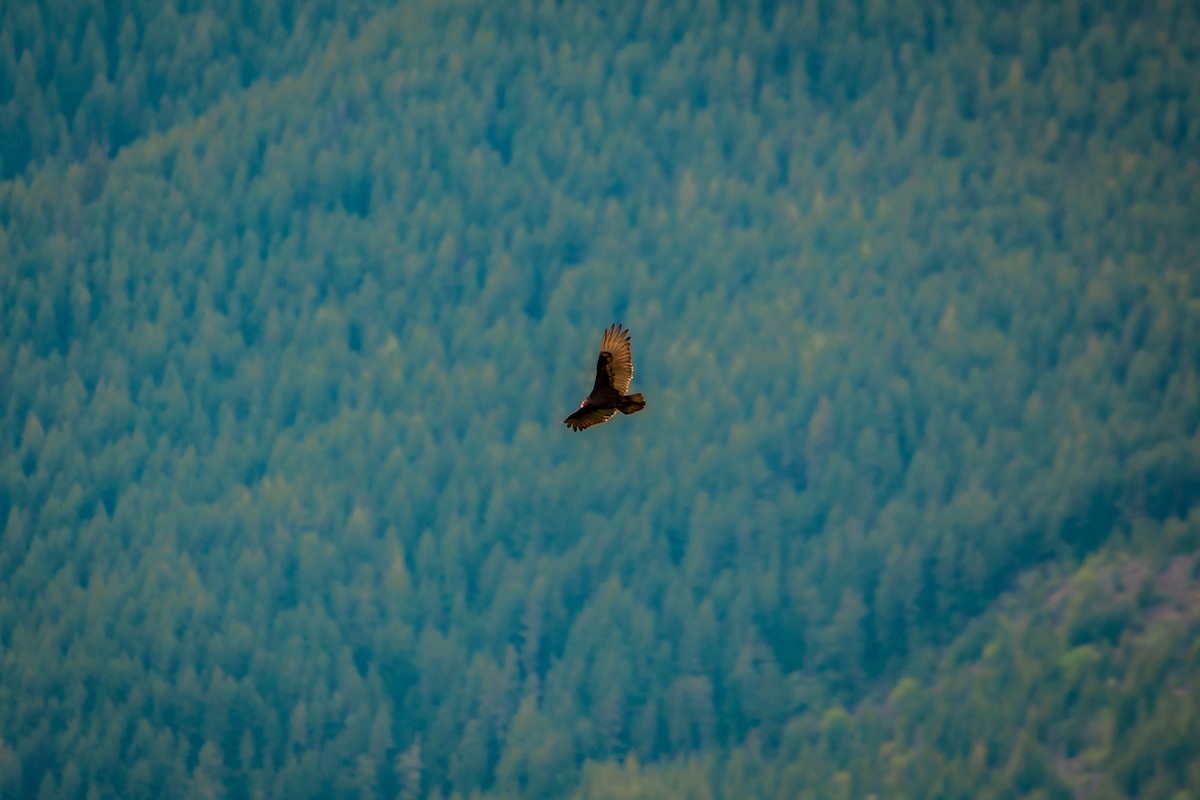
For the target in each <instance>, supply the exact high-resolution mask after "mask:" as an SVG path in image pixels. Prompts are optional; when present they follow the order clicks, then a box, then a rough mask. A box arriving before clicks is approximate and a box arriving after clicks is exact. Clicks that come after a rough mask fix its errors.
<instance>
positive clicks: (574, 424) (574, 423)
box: [563, 406, 617, 431]
mask: <svg viewBox="0 0 1200 800" xmlns="http://www.w3.org/2000/svg"><path fill="white" fill-rule="evenodd" d="M616 413H617V410H616V409H615V408H597V407H596V406H584V407H583V408H581V409H579V410H578V411H576V412H575V413H574V414H572V415H571V416H569V417H567V418H566V419H564V420H563V422H565V423H566V424H567V427H568V428H570V429H571V430H573V431H581V430H583V429H584V428H590V427H592V426H593V425H599V424H600V423H601V422H608V421H609V420H610V419H612V418H613V415H614V414H616Z"/></svg>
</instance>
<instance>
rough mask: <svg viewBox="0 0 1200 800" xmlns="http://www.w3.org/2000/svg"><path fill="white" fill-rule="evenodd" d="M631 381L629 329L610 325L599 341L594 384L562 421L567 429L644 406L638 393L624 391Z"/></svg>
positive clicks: (631, 356) (632, 411) (644, 399)
mask: <svg viewBox="0 0 1200 800" xmlns="http://www.w3.org/2000/svg"><path fill="white" fill-rule="evenodd" d="M631 380H633V354H632V353H630V352H629V331H627V330H625V329H623V328H622V327H621V326H620V325H617V324H615V323H614V324H613V325H610V326H609V327H608V330H606V331H605V332H604V339H602V340H601V342H600V358H599V359H598V360H597V361H596V385H595V386H593V387H592V393H591V394H589V395H588V396H587V397H585V398H583V402H582V403H580V404H579V410H578V411H576V412H575V413H574V414H572V415H571V416H569V417H567V418H566V419H564V420H563V422H564V423H565V424H566V426H567V427H568V428H570V429H571V430H573V431H581V430H583V429H584V428H590V427H591V426H593V425H599V424H600V423H601V422H608V421H609V420H610V419H612V417H613V415H614V414H616V413H617V412H618V411H620V412H621V413H622V414H633V413H635V412H637V411H641V410H642V409H643V408H645V407H646V398H644V397H642V396H641V395H640V394H625V391H626V390H627V389H628V388H629V382H630V381H631Z"/></svg>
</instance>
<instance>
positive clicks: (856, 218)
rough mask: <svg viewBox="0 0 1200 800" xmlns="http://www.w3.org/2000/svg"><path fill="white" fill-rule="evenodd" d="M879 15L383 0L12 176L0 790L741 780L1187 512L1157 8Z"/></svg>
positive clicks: (1187, 439)
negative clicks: (134, 122)
mask: <svg viewBox="0 0 1200 800" xmlns="http://www.w3.org/2000/svg"><path fill="white" fill-rule="evenodd" d="M1072 9H1073V10H1072ZM860 12H861V13H860ZM883 13H884V11H881V10H880V9H878V8H875V7H873V6H872V7H870V8H861V9H860V8H858V7H856V6H854V5H848V4H834V3H815V2H814V3H808V4H806V5H805V6H804V7H803V8H794V7H791V6H786V5H779V6H778V7H776V6H773V5H771V4H764V5H762V6H759V7H758V8H757V9H753V10H750V11H743V10H738V9H732V8H722V7H721V6H720V5H719V4H712V3H697V4H695V5H694V6H693V5H689V4H682V3H681V4H673V3H671V4H659V5H652V6H644V4H633V3H629V4H620V3H618V4H606V5H604V6H603V7H591V6H566V5H564V6H561V7H560V6H555V5H552V4H540V5H538V6H537V7H536V8H534V7H533V6H532V4H530V5H526V6H519V5H518V6H517V7H513V8H493V7H489V6H483V5H475V4H471V3H465V2H464V3H460V4H449V5H446V4H435V3H411V4H405V5H402V6H400V7H397V8H395V9H389V10H384V11H378V12H371V13H368V12H364V14H367V16H365V17H364V20H365V21H364V23H363V24H362V25H361V26H359V27H357V28H354V29H351V28H350V27H348V26H340V27H339V26H336V25H335V26H333V28H332V29H331V30H330V31H329V38H328V41H327V42H325V41H322V43H321V47H320V49H319V50H317V51H315V52H312V53H309V54H306V55H307V57H306V58H304V59H303V60H296V61H291V60H287V59H284V62H281V63H286V68H283V69H281V70H280V71H279V72H278V73H277V74H276V73H272V74H269V75H266V76H264V79H263V80H259V81H254V82H250V83H244V82H241V81H240V80H239V81H231V82H230V83H229V84H228V92H227V93H222V94H219V95H218V98H217V99H216V100H214V101H213V102H212V103H211V104H202V105H203V109H202V110H201V111H199V112H198V113H197V114H196V115H195V116H194V117H192V116H186V115H185V117H181V118H180V120H179V124H176V125H174V126H172V127H169V128H167V129H165V130H161V131H160V132H146V133H144V134H139V135H138V137H137V138H136V140H134V141H132V142H131V143H130V144H129V145H128V146H126V147H124V148H123V149H121V150H120V152H119V153H117V154H116V155H115V157H113V158H111V159H104V158H100V157H92V158H90V159H87V160H85V161H72V160H68V159H66V158H56V157H53V156H51V157H48V159H47V160H46V161H45V163H43V164H41V165H40V166H38V167H36V168H35V169H33V170H32V171H31V172H29V173H28V174H27V177H23V178H21V179H17V180H10V181H7V182H5V183H3V184H2V185H0V225H2V236H0V265H2V267H0V314H2V315H3V329H4V331H5V337H4V339H3V343H2V346H0V376H2V377H3V380H4V382H5V383H4V385H5V388H6V389H7V390H8V391H6V392H5V394H4V398H5V400H4V402H5V405H4V407H3V413H2V417H0V441H3V442H4V443H5V445H6V446H5V447H4V448H0V475H2V476H3V478H2V480H0V519H2V520H4V523H3V524H4V529H3V536H2V537H0V576H3V580H2V581H0V645H2V646H3V652H4V656H3V657H4V659H5V661H4V669H3V675H4V680H3V682H2V683H0V741H3V743H4V746H3V752H2V753H0V758H3V759H4V762H3V763H4V764H5V765H7V766H5V767H4V768H3V769H0V776H3V777H2V780H3V781H4V789H5V791H8V792H9V793H14V794H17V795H18V796H31V797H32V796H36V795H38V794H39V793H41V792H42V791H45V792H47V793H48V794H53V793H58V794H62V795H64V796H86V794H87V793H88V792H89V791H90V790H92V789H95V791H96V792H99V793H100V794H102V795H103V794H112V795H119V796H122V797H140V796H152V797H170V796H173V795H180V796H183V795H189V794H198V793H210V792H211V793H219V792H221V791H224V792H227V793H229V794H232V795H235V796H242V795H253V794H255V793H259V792H261V793H266V794H277V795H287V796H294V797H303V796H310V795H320V794H326V795H327V794H337V795H339V796H351V795H354V794H358V795H361V796H364V797H365V796H372V795H374V794H384V795H389V796H390V795H394V794H402V795H405V796H418V795H421V794H425V793H432V792H434V791H438V792H441V793H443V794H449V793H452V792H459V793H460V794H463V795H464V796H465V795H468V794H469V793H470V792H471V791H474V790H489V791H496V792H498V793H510V794H511V793H517V794H521V795H522V796H554V795H562V794H565V793H568V792H569V791H571V789H572V787H573V786H574V784H575V782H576V781H577V779H578V778H579V776H580V775H581V774H582V773H581V772H580V769H581V765H582V764H583V763H585V761H587V760H589V759H590V760H592V761H596V762H603V761H614V762H615V761H616V760H617V759H621V758H624V757H626V756H627V755H629V754H636V755H637V757H638V758H639V760H640V763H641V764H651V763H653V762H659V761H667V762H671V763H684V764H686V763H688V762H687V761H686V759H688V758H702V757H705V756H709V757H716V756H718V755H720V754H723V753H724V752H725V751H726V750H728V749H730V748H734V747H737V746H738V745H739V744H741V743H743V742H745V741H746V740H747V739H754V740H757V741H760V742H762V743H763V747H764V748H766V750H767V751H768V752H769V751H770V749H771V748H774V747H784V746H786V745H787V741H788V739H787V737H788V736H789V733H788V731H789V730H794V728H792V727H789V726H790V724H791V721H792V720H794V719H800V720H802V721H801V722H800V723H797V724H799V725H800V726H801V728H802V727H803V725H804V724H806V723H804V722H803V720H805V719H810V718H811V714H812V713H814V709H819V710H821V711H824V710H827V709H835V708H837V707H839V706H840V707H845V708H853V707H856V706H857V704H859V703H861V702H862V701H863V699H864V698H868V697H870V696H871V693H872V692H875V691H878V690H879V687H880V686H890V685H893V684H894V683H895V682H896V681H897V680H899V679H900V678H901V676H903V675H904V674H906V673H910V674H911V673H915V672H918V671H919V669H920V667H921V665H923V664H927V663H929V662H930V661H931V660H932V659H933V658H934V654H935V653H937V652H939V651H940V649H941V648H943V647H945V646H946V645H947V644H948V643H950V642H951V641H953V640H954V638H955V637H956V636H958V635H959V634H960V633H961V632H962V631H963V630H964V628H965V626H967V625H968V624H969V623H970V621H971V620H973V619H976V618H977V617H978V616H979V615H980V614H981V613H983V612H984V611H985V610H987V609H988V608H989V606H990V604H991V603H992V602H994V601H995V600H996V598H998V597H1000V596H1001V595H1002V593H1003V592H1004V591H1006V590H1007V589H1009V588H1010V587H1011V586H1012V584H1013V581H1014V580H1015V579H1016V577H1017V576H1019V575H1021V574H1023V573H1024V572H1026V571H1027V570H1029V569H1031V568H1035V567H1037V566H1038V565H1041V564H1043V563H1045V562H1055V561H1059V560H1062V563H1071V560H1072V559H1075V558H1079V557H1086V556H1087V555H1088V554H1090V553H1093V552H1096V551H1097V550H1099V549H1101V548H1103V547H1104V546H1105V545H1106V542H1107V541H1108V539H1109V537H1110V534H1111V531H1112V530H1114V529H1122V528H1127V527H1130V526H1133V525H1134V524H1139V525H1148V526H1151V528H1154V529H1157V526H1161V525H1165V524H1166V521H1168V520H1170V519H1172V518H1174V517H1177V516H1184V515H1186V514H1187V513H1188V512H1189V511H1190V510H1191V508H1192V506H1193V505H1194V502H1195V497H1196V493H1197V486H1198V485H1200V472H1198V471H1197V466H1196V465H1197V464H1200V458H1197V457H1196V455H1197V446H1198V444H1200V439H1198V438H1197V426H1198V424H1200V403H1198V402H1197V396H1198V382H1197V367H1198V363H1197V358H1196V348H1195V345H1194V342H1196V341H1200V331H1198V330H1197V325H1198V324H1200V322H1198V320H1200V317H1197V315H1196V314H1195V313H1194V309H1195V305H1196V281H1195V279H1194V277H1195V262H1194V256H1193V254H1194V253H1195V252H1197V251H1200V247H1198V246H1197V245H1200V242H1197V236H1198V234H1197V230H1196V228H1195V226H1194V225H1192V217H1191V215H1190V211H1191V209H1194V208H1196V207H1197V200H1198V198H1197V197H1196V192H1197V188H1196V187H1197V186H1200V181H1198V180H1197V177H1200V176H1198V175H1197V172H1198V171H1200V170H1198V165H1197V161H1196V158H1195V153H1196V152H1197V149H1196V144H1197V140H1198V139H1200V127H1198V126H1197V124H1196V119H1198V118H1200V117H1198V115H1197V109H1200V90H1198V89H1197V88H1196V87H1197V86H1198V85H1200V83H1198V82H1195V81H1192V80H1190V78H1191V77H1192V76H1193V75H1194V73H1195V71H1196V62H1197V53H1198V52H1200V51H1198V49H1197V47H1196V42H1197V20H1196V16H1195V11H1194V9H1192V8H1190V7H1188V6H1186V4H1181V5H1178V6H1169V7H1168V6H1163V7H1162V8H1158V9H1155V10H1153V11H1143V10H1141V8H1140V7H1138V8H1134V7H1132V6H1130V7H1128V8H1117V9H1110V8H1108V7H1107V6H1106V5H1104V4H1099V3H1095V4H1088V3H1084V4H1080V5H1079V6H1078V7H1071V8H1070V9H1066V10H1046V11H1045V12H1044V13H1041V14H1038V13H1034V12H1033V11H1029V12H1028V13H1027V14H1025V15H1024V16H1021V17H1019V18H1018V17H1015V16H1014V15H1012V14H1011V13H1010V12H1008V11H1006V10H1005V9H1002V8H1000V7H999V6H998V5H997V6H996V7H992V6H987V7H980V8H979V9H972V8H967V7H962V8H960V9H958V11H956V13H954V14H946V15H938V14H929V15H921V14H916V13H914V14H911V15H910V14H902V15H899V16H897V17H896V18H894V19H893V18H891V17H887V16H886V14H885V15H884V16H883V17H881V16H880V14H883ZM897 14H899V10H898V11H897ZM180 81H181V82H184V79H183V78H180ZM167 88H168V90H174V91H178V92H180V93H181V95H180V96H185V95H186V91H187V87H186V86H183V85H180V86H174V87H167ZM45 91H46V92H47V93H48V92H49V88H45ZM114 113H115V112H114ZM151 129H153V126H151ZM613 321H621V322H623V323H624V324H626V325H627V326H628V327H629V328H630V330H631V331H632V332H633V337H634V348H635V354H636V358H637V369H638V373H637V374H638V384H637V386H638V389H639V391H643V392H645V393H646V396H647V398H648V400H649V401H650V405H649V406H648V408H647V411H646V412H645V413H643V414H639V415H637V417H635V418H630V419H623V420H621V422H622V423H628V424H618V425H611V426H605V428H604V429H603V430H600V431H589V433H596V434H597V435H595V436H590V435H589V436H587V437H584V436H582V435H581V436H578V437H569V436H564V435H563V434H564V433H565V431H563V430H562V426H561V423H560V420H561V419H562V417H563V416H564V415H565V413H566V412H568V411H570V410H571V408H573V407H574V404H575V403H577V402H578V396H577V392H578V387H579V386H580V385H586V383H587V381H588V373H589V371H590V370H591V365H590V364H589V361H590V359H592V358H594V352H595V345H596V336H597V335H598V332H599V331H600V330H602V329H603V327H604V326H605V325H607V324H609V323H611V322H613ZM831 713H834V714H835V716H834V717H831V718H830V719H831V720H834V719H836V712H831ZM818 719H819V718H818ZM831 724H832V723H831ZM116 764H119V765H123V766H122V768H121V769H114V768H113V765H116ZM1139 785H1140V784H1139Z"/></svg>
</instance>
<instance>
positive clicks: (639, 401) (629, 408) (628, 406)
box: [617, 394, 646, 414]
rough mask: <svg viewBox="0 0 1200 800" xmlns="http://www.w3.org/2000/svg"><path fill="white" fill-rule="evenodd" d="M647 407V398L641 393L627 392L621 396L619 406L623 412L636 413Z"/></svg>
mask: <svg viewBox="0 0 1200 800" xmlns="http://www.w3.org/2000/svg"><path fill="white" fill-rule="evenodd" d="M645 407H646V398H644V397H642V396H641V395H640V394H627V395H625V396H624V397H622V398H621V403H620V405H618V406H617V408H618V409H619V410H620V412H621V413H622V414H636V413H637V412H638V411H641V410H642V409H643V408H645Z"/></svg>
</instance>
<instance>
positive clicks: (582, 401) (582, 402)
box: [579, 397, 588, 408]
mask: <svg viewBox="0 0 1200 800" xmlns="http://www.w3.org/2000/svg"><path fill="white" fill-rule="evenodd" d="M587 401H588V399H587V398H586V397H585V398H583V399H582V400H580V401H579V407H580V408H583V407H584V406H586V405H587Z"/></svg>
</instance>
